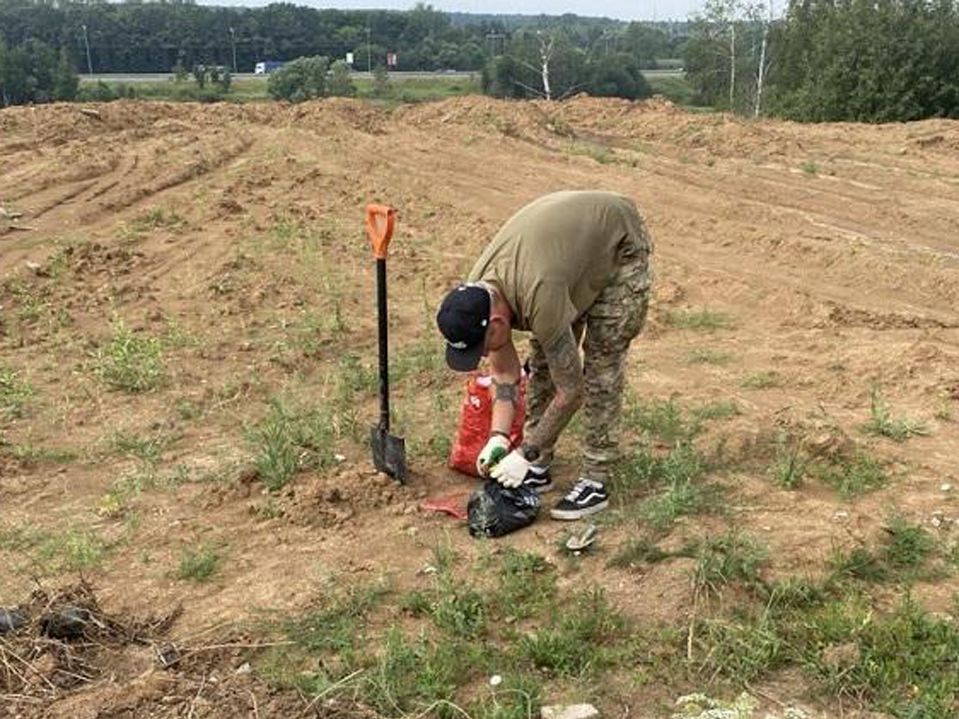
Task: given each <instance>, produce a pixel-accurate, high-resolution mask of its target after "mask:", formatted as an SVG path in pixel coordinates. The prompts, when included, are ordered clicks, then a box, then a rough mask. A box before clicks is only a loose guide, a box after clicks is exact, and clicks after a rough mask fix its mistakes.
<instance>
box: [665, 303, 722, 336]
mask: <svg viewBox="0 0 959 719" xmlns="http://www.w3.org/2000/svg"><path fill="white" fill-rule="evenodd" d="M663 321H664V323H665V324H666V325H667V326H669V327H675V328H677V329H685V330H705V331H712V330H728V329H733V328H735V326H736V324H735V322H734V321H733V318H732V317H731V316H730V315H729V314H727V313H725V312H717V311H715V310H710V309H708V308H705V307H703V308H701V309H683V310H667V311H666V312H664V314H663Z"/></svg>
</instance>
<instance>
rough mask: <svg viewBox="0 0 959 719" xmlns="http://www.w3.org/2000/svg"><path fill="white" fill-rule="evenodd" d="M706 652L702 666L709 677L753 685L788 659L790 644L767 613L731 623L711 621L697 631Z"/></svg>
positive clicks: (737, 619) (706, 621) (707, 621)
mask: <svg viewBox="0 0 959 719" xmlns="http://www.w3.org/2000/svg"><path fill="white" fill-rule="evenodd" d="M697 633H698V634H701V635H702V639H701V640H700V641H701V642H702V644H703V645H704V647H705V649H706V651H707V653H706V655H705V658H704V660H703V662H702V664H701V666H700V667H699V670H700V671H701V672H703V673H704V674H705V675H706V676H715V675H717V674H723V675H725V676H727V677H730V678H733V679H734V680H735V681H736V682H737V683H741V682H752V681H755V680H756V679H758V678H759V677H762V676H764V675H766V674H768V673H769V672H771V671H773V670H774V669H776V668H777V667H779V666H781V665H783V664H784V663H785V662H786V660H787V657H788V654H787V649H788V645H787V643H786V641H785V638H784V637H783V636H782V635H781V633H780V631H779V628H778V627H777V625H776V623H775V622H774V621H773V620H772V618H771V617H770V616H769V614H768V613H766V612H760V613H758V614H756V615H754V616H753V615H747V616H744V617H741V618H734V619H731V620H725V619H708V620H705V621H704V622H702V624H701V625H700V627H699V628H698V632H697Z"/></svg>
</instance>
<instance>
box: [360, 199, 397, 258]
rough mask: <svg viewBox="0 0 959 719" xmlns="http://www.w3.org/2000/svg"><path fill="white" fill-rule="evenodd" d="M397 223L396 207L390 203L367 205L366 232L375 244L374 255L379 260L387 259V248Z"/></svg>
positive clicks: (371, 242)
mask: <svg viewBox="0 0 959 719" xmlns="http://www.w3.org/2000/svg"><path fill="white" fill-rule="evenodd" d="M395 225H396V209H395V208H392V207H390V206H389V205H372V204H371V205H367V206H366V234H367V235H369V238H370V244H372V245H373V256H374V257H375V258H376V259H378V260H385V259H386V248H387V247H389V245H390V238H391V237H392V236H393V228H394V227H395Z"/></svg>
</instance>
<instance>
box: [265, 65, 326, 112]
mask: <svg viewBox="0 0 959 719" xmlns="http://www.w3.org/2000/svg"><path fill="white" fill-rule="evenodd" d="M327 67H328V60H327V59H326V58H325V57H320V56H318V55H317V56H313V57H300V58H297V59H296V60H293V61H292V62H288V63H287V64H286V65H284V66H283V67H281V68H280V69H279V70H277V71H276V72H274V73H273V74H272V75H270V79H269V81H268V82H267V90H268V91H269V93H270V96H271V97H272V98H273V99H274V100H287V101H289V102H303V101H304V100H312V99H314V98H317V97H323V96H324V95H325V94H326V69H327Z"/></svg>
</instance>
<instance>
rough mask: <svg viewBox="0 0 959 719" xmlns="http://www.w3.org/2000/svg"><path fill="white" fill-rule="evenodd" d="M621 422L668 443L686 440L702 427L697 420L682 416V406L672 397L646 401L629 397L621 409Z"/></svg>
mask: <svg viewBox="0 0 959 719" xmlns="http://www.w3.org/2000/svg"><path fill="white" fill-rule="evenodd" d="M623 422H624V424H625V426H627V427H629V428H638V429H641V430H643V431H644V432H647V433H649V434H651V435H652V436H654V437H657V438H659V439H660V440H662V441H663V442H666V443H668V444H675V443H677V442H679V441H683V440H688V439H690V438H692V437H694V436H696V435H697V434H698V433H699V432H700V431H701V429H702V428H701V427H700V425H699V423H698V422H690V421H689V420H688V419H687V418H686V417H685V416H684V414H683V408H682V407H681V406H680V405H679V404H678V403H677V402H676V399H675V398H674V397H670V398H669V399H668V400H665V401H661V400H653V401H652V402H648V403H646V402H642V401H640V400H637V399H633V398H631V399H630V401H628V403H627V405H626V408H625V409H624V411H623Z"/></svg>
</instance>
